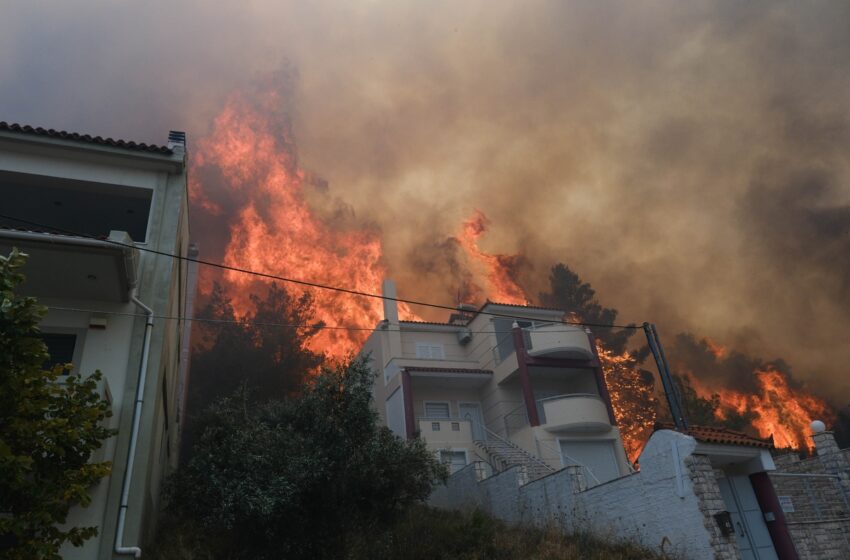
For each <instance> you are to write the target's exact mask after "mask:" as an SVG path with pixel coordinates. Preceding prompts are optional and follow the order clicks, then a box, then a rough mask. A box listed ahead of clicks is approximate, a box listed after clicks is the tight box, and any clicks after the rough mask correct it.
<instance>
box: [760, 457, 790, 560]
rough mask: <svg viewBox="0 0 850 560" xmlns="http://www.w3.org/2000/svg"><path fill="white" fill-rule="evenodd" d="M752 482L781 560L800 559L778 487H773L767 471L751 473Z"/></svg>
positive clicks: (774, 546)
mask: <svg viewBox="0 0 850 560" xmlns="http://www.w3.org/2000/svg"><path fill="white" fill-rule="evenodd" d="M750 483H751V484H752V485H753V491H754V492H755V494H756V500H758V503H759V507H760V508H761V511H762V513H763V514H764V519H765V522H766V523H767V530H768V532H769V533H770V539H771V540H772V541H773V548H775V549H776V555H777V556H778V557H779V560H799V558H800V557H799V556H797V549H796V548H794V541H792V540H791V533H790V532H789V531H788V523H787V522H786V521H785V512H783V511H782V506H780V505H779V498H777V497H776V489H774V488H773V483H772V482H771V481H770V477H769V476H768V475H767V473H766V472H758V473H754V474H751V475H750Z"/></svg>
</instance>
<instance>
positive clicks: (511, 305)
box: [478, 299, 564, 313]
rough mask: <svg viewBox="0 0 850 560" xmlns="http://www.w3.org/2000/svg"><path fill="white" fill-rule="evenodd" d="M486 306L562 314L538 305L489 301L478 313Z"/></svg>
mask: <svg viewBox="0 0 850 560" xmlns="http://www.w3.org/2000/svg"><path fill="white" fill-rule="evenodd" d="M488 305H500V306H503V307H519V308H521V309H540V310H541V311H557V312H559V313H564V310H563V309H555V308H554V307H541V306H539V305H522V304H519V303H501V302H498V301H490V300H489V299H488V300H487V301H485V302H484V305H482V306H481V309H479V310H478V312H479V313H480V312H481V311H482V310H483V309H484V308H485V307H487V306H488Z"/></svg>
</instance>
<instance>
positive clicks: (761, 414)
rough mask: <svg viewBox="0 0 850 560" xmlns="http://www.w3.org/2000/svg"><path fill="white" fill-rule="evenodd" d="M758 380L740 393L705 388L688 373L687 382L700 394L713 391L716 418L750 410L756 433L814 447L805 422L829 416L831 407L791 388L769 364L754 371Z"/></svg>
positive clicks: (781, 442)
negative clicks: (754, 389) (749, 390)
mask: <svg viewBox="0 0 850 560" xmlns="http://www.w3.org/2000/svg"><path fill="white" fill-rule="evenodd" d="M754 375H755V378H756V380H757V381H758V392H757V393H753V394H747V393H742V392H739V391H735V390H733V389H713V390H710V389H708V388H707V387H706V386H705V385H703V384H701V383H700V382H699V381H697V380H695V379H694V378H693V376H690V380H691V384H692V385H693V387H694V389H695V390H696V392H697V394H698V395H699V396H700V397H701V398H706V399H711V397H712V396H714V395H716V396H717V398H718V399H719V403H720V406H719V407H718V408H717V410H716V411H715V416H716V417H717V419H718V420H719V421H721V422H722V421H724V420H726V419H727V418H728V417H729V415H730V414H731V413H733V412H734V413H737V414H747V413H749V414H752V415H753V416H754V417H753V419H752V421H751V424H752V427H753V428H754V429H755V430H756V432H758V434H759V436H760V437H763V438H768V437H771V436H772V437H773V441H774V443H775V445H776V447H778V448H792V449H808V450H809V451H812V450H813V449H814V443H813V442H812V439H811V437H809V432H810V429H809V425H810V424H811V423H812V421H813V420H827V421H829V420H831V419H832V416H833V414H832V409H831V408H830V407H829V405H828V404H827V403H826V402H825V401H824V400H823V399H820V398H818V397H815V396H814V395H811V394H807V393H804V392H803V391H801V390H794V389H792V388H791V386H790V385H789V383H788V377H787V375H786V374H785V373H783V372H781V371H779V370H778V369H776V368H774V367H773V366H770V365H768V366H765V367H763V368H762V369H759V370H756V371H755V372H754Z"/></svg>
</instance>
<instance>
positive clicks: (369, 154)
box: [0, 0, 850, 400]
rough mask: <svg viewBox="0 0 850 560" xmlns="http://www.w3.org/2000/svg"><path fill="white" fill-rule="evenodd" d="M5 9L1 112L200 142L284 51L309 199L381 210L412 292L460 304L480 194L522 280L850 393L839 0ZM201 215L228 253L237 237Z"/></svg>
mask: <svg viewBox="0 0 850 560" xmlns="http://www.w3.org/2000/svg"><path fill="white" fill-rule="evenodd" d="M4 15H5V17H4V18H2V22H0V76H3V77H4V78H5V79H3V80H0V106H2V108H3V111H2V113H3V114H2V116H1V117H0V118H3V119H5V120H16V121H22V122H27V123H31V124H36V125H44V126H50V127H57V128H59V127H64V128H69V129H73V130H79V131H83V132H92V133H95V134H104V135H114V136H119V137H130V138H134V139H139V140H148V141H150V140H156V141H162V140H164V136H165V131H167V130H168V129H169V128H177V129H179V128H182V129H186V130H187V131H188V132H189V141H190V148H191V143H192V142H193V141H196V140H197V139H199V138H202V137H203V136H204V135H206V134H208V133H209V131H210V124H209V123H210V122H211V120H212V119H213V118H214V116H215V115H216V114H217V113H218V112H219V111H220V110H221V108H222V107H223V105H224V102H225V100H226V99H227V98H228V97H229V96H231V95H233V94H234V92H236V94H240V92H248V93H247V94H246V95H247V98H248V99H250V98H251V95H250V92H251V91H253V88H255V87H257V83H258V81H262V80H265V79H266V78H265V77H266V76H269V75H270V74H272V73H274V72H278V71H280V69H281V68H284V69H285V75H284V76H283V78H282V79H279V78H276V79H278V80H279V83H280V84H283V85H282V86H281V88H280V96H279V98H280V99H279V106H278V107H277V108H276V111H278V115H280V114H283V115H284V117H279V116H278V117H275V118H281V119H282V120H281V121H280V122H281V132H282V133H287V134H288V133H290V132H291V134H292V136H291V137H290V138H291V139H292V140H293V141H295V142H297V144H298V147H299V150H298V152H297V157H298V158H299V162H298V163H299V165H300V166H302V167H304V168H306V169H309V170H311V171H313V172H314V173H316V174H317V175H318V176H321V177H322V178H323V179H324V180H326V181H327V188H326V189H324V190H323V188H322V187H321V185H320V183H321V181H317V182H316V184H317V185H318V186H317V187H316V189H315V192H314V193H313V195H312V196H311V199H310V200H311V202H312V203H313V204H314V205H315V207H316V209H317V211H320V212H322V213H323V215H326V214H331V215H340V216H342V217H344V218H345V219H341V221H340V223H352V222H361V223H370V224H374V225H375V226H376V227H378V228H379V229H380V231H381V238H382V241H383V246H384V251H385V258H386V264H387V266H388V268H389V271H390V273H391V274H392V275H393V276H394V277H395V278H396V279H397V280H398V282H399V286H400V290H401V293H402V295H404V296H409V297H419V298H422V299H426V298H427V299H439V300H441V302H443V303H454V300H455V298H456V295H455V294H456V292H457V291H458V290H462V289H463V285H464V281H463V278H457V277H456V275H455V276H452V275H449V276H445V275H444V274H443V272H442V271H445V272H448V273H452V272H453V271H454V270H455V268H454V263H453V260H452V259H455V258H457V257H456V253H455V252H453V251H452V250H448V249H451V247H448V245H450V244H451V241H446V240H448V239H451V238H452V237H453V236H456V235H457V231H458V227H459V225H460V224H461V223H462V222H463V221H464V220H465V219H467V218H468V217H469V215H470V214H471V213H472V212H473V210H474V209H476V208H479V209H480V210H482V211H483V212H484V213H485V214H486V215H487V216H488V217H489V218H490V219H491V226H490V230H489V231H488V232H487V234H485V236H484V237H483V238H482V239H481V246H482V248H483V249H484V250H487V251H488V252H490V253H493V254H506V255H510V254H521V255H523V256H524V258H526V259H528V262H529V263H531V264H532V265H533V270H535V271H538V272H539V273H538V274H534V275H533V276H529V277H528V278H523V281H524V286H525V287H526V289H527V291H528V292H529V293H538V292H539V291H541V290H543V289H545V287H546V281H547V278H546V274H545V272H544V271H547V270H548V269H549V266H550V265H551V264H552V263H554V262H566V263H569V264H570V266H571V267H573V268H574V269H575V270H577V271H579V272H580V273H581V276H582V278H584V279H586V280H588V281H590V282H592V284H593V285H594V287H596V288H597V289H598V290H599V292H600V293H603V294H605V300H606V303H607V304H608V305H611V306H613V307H616V308H618V309H619V310H620V315H621V317H622V319H623V320H624V321H627V322H628V321H634V322H641V321H644V320H650V321H653V322H655V323H657V324H658V325H659V329H660V331H661V335H662V337H665V336H672V334H673V333H675V332H679V331H681V330H687V331H691V332H698V333H700V334H701V335H703V334H704V335H708V336H711V337H712V338H714V339H717V340H719V341H721V342H723V343H726V344H729V345H731V346H733V347H735V348H738V349H740V350H741V351H742V352H744V353H746V354H747V355H758V356H766V357H769V358H772V357H774V356H783V357H785V358H786V359H787V360H788V361H789V362H790V363H791V364H792V365H793V366H794V371H795V373H796V374H797V376H798V377H800V378H802V379H807V380H809V381H811V382H812V383H815V384H818V385H819V386H820V388H821V389H822V390H829V391H831V392H832V394H837V395H842V398H843V399H845V400H846V398H847V396H848V394H850V387H848V385H847V381H844V379H845V378H846V375H845V374H846V368H847V367H848V366H847V364H850V344H847V340H848V339H850V324H848V321H847V320H846V312H847V308H848V305H847V304H848V303H849V302H848V293H850V292H849V291H848V287H850V285H848V284H850V281H848V262H850V259H848V258H847V250H848V248H850V237H849V236H850V234H848V214H850V210H848V208H850V206H849V205H850V187H848V185H850V158H848V153H850V150H848V148H850V105H848V104H847V102H846V94H847V91H850V33H847V28H848V21H850V5H848V4H847V3H843V2H832V3H818V4H814V5H813V4H807V5H803V4H800V3H797V2H791V1H786V2H782V1H780V2H773V1H771V2H767V1H765V2H747V3H732V2H701V3H698V4H697V3H682V2H676V1H673V0H669V1H654V2H641V3H633V2H530V3H529V2H524V3H517V2H507V1H505V2H493V1H486V2H485V1H470V2H462V3H459V2H450V1H442V2H439V1H438V2H427V3H426V2H414V1H410V2H403V1H402V2H397V1H392V2H390V1H387V2H332V1H325V2H322V1H316V2H303V3H294V2H289V3H280V2H272V1H271V0H268V1H265V2H264V1H257V2H251V3H249V4H245V3H231V4H230V5H228V4H221V3H218V4H216V5H215V6H213V5H211V4H210V3H208V2H201V1H200V0H195V1H187V2H178V3H174V2H165V1H152V2H147V3H144V4H139V3H136V4H115V5H112V6H107V7H104V6H103V5H102V3H99V2H98V3H96V2H85V1H80V2H74V3H73V5H71V4H70V3H66V2H57V3H55V4H54V5H52V6H51V5H49V4H41V3H40V4H38V5H37V6H36V5H32V3H30V2H26V3H24V2H21V3H20V5H19V6H16V7H11V8H9V9H7V10H5V11H4ZM290 125H291V129H290V128H289V127H290ZM293 153H295V152H293ZM205 173H206V172H205V171H203V170H202V171H200V172H199V173H198V176H197V177H195V179H197V180H199V181H202V182H203V183H204V185H205V186H206V185H210V188H214V185H215V181H216V178H215V177H214V176H211V177H207V176H206V175H205ZM210 173H212V171H210ZM322 193H326V195H323V194H322ZM332 199H336V200H337V201H341V202H342V203H341V204H340V203H339V202H336V203H329V201H330V200H332ZM236 202H237V203H238V201H236ZM226 211H227V210H226V209H225V210H224V212H226ZM222 221H223V222H224V221H225V220H224V218H222ZM199 227H202V226H196V230H195V231H196V234H199V235H200V236H201V239H200V242H201V244H202V247H207V248H208V249H207V251H208V252H207V253H206V256H207V257H209V258H213V259H215V258H217V257H219V255H217V254H211V253H215V252H216V251H217V250H218V247H219V246H220V242H221V239H218V238H217V237H216V235H218V236H219V237H220V236H221V235H222V233H221V232H220V231H219V232H218V233H217V232H216V230H215V228H212V227H211V228H204V229H203V230H201V229H199ZM222 229H224V228H222ZM201 234H202V235H201ZM441 247H447V250H446V251H445V252H443V253H441V251H440V249H441ZM423 270H426V271H428V273H427V274H422V271H423ZM446 277H448V278H451V281H450V282H443V283H441V282H440V281H441V279H445V278H446ZM535 283H536V285H535ZM431 296H434V298H431ZM671 343H672V342H671Z"/></svg>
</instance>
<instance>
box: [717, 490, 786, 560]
mask: <svg viewBox="0 0 850 560" xmlns="http://www.w3.org/2000/svg"><path fill="white" fill-rule="evenodd" d="M717 482H718V484H719V485H720V494H721V495H722V496H723V501H724V502H725V503H726V509H727V510H729V514H730V515H731V517H732V526H733V527H734V528H735V538H736V539H737V541H738V549H739V550H740V551H741V557H742V558H743V559H744V560H776V559H777V558H778V557H777V556H776V550H775V549H774V548H773V541H772V540H771V538H770V533H769V532H768V530H767V524H766V523H765V521H764V515H763V514H762V511H761V508H760V507H759V504H758V500H756V494H755V492H754V491H753V485H752V484H751V483H750V479H749V477H748V476H747V475H740V474H738V475H727V476H724V477H722V478H719V479H718V480H717Z"/></svg>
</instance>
